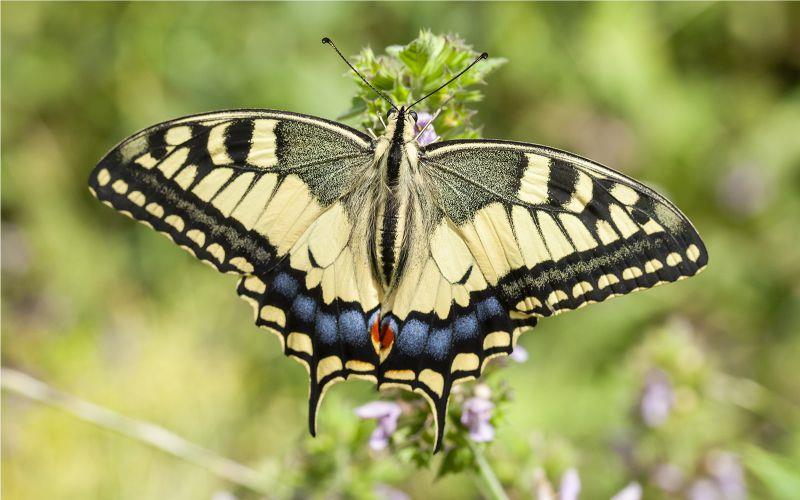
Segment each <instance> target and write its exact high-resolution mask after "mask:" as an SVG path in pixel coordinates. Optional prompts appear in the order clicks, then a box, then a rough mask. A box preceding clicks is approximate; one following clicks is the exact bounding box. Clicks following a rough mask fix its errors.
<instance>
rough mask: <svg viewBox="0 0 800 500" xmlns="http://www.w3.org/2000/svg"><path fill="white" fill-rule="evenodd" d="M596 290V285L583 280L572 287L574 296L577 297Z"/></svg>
mask: <svg viewBox="0 0 800 500" xmlns="http://www.w3.org/2000/svg"><path fill="white" fill-rule="evenodd" d="M592 290H594V287H593V286H592V284H591V283H589V282H588V281H581V282H580V283H577V284H576V285H575V286H574V287H572V296H573V297H575V298H576V299H577V298H578V297H581V296H583V295H584V294H587V293H589V292H591V291H592Z"/></svg>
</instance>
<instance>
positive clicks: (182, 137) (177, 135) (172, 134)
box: [164, 125, 192, 146]
mask: <svg viewBox="0 0 800 500" xmlns="http://www.w3.org/2000/svg"><path fill="white" fill-rule="evenodd" d="M191 138H192V128H191V127H189V126H187V125H181V126H178V127H172V128H171V129H169V130H167V133H166V134H165V135H164V141H166V143H167V144H170V145H172V146H177V145H179V144H183V143H184V142H186V141H188V140H189V139H191Z"/></svg>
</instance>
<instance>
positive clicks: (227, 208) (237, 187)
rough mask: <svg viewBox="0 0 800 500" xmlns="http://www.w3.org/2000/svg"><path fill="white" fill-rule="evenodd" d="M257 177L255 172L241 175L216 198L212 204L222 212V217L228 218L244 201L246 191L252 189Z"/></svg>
mask: <svg viewBox="0 0 800 500" xmlns="http://www.w3.org/2000/svg"><path fill="white" fill-rule="evenodd" d="M255 175H256V174H254V173H253V172H246V173H244V174H241V175H239V176H238V177H236V179H234V180H233V181H232V182H231V183H230V184H228V185H227V186H226V187H225V188H224V189H223V190H222V191H220V192H219V193H218V194H217V195H216V196H215V197H214V200H213V201H212V202H211V204H212V205H214V206H215V207H216V208H217V210H219V211H220V212H222V215H224V216H225V217H228V216H229V215H230V214H231V212H232V211H233V209H234V207H236V204H237V203H239V202H240V201H242V197H243V196H244V194H245V191H247V188H248V187H250V183H251V182H252V180H253V177H255Z"/></svg>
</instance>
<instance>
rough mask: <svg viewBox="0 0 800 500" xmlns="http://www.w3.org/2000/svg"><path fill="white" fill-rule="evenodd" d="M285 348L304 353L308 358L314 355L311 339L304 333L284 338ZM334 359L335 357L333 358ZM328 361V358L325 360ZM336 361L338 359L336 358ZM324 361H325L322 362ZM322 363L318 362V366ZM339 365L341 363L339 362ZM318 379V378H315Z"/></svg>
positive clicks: (294, 333)
mask: <svg viewBox="0 0 800 500" xmlns="http://www.w3.org/2000/svg"><path fill="white" fill-rule="evenodd" d="M286 347H288V348H289V349H291V350H293V351H297V352H304V353H306V354H308V355H309V356H310V355H312V354H314V346H313V345H312V344H311V337H309V336H308V335H306V334H305V333H300V332H292V333H290V334H289V336H288V337H286ZM334 357H335V356H334ZM325 359H328V358H325ZM336 359H337V360H338V359H339V358H336ZM322 361H325V360H322ZM322 361H320V363H319V364H320V366H322ZM339 364H340V365H341V361H340V362H339ZM317 378H320V377H317Z"/></svg>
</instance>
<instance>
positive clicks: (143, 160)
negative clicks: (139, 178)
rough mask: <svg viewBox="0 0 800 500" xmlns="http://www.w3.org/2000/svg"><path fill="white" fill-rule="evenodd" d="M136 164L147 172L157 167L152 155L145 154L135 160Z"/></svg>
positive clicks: (156, 161)
mask: <svg viewBox="0 0 800 500" xmlns="http://www.w3.org/2000/svg"><path fill="white" fill-rule="evenodd" d="M136 163H138V164H139V165H141V166H143V167H144V168H146V169H148V170H149V169H151V168H153V167H155V166H156V165H158V160H157V159H156V158H153V155H151V154H150V153H145V154H143V155H142V156H140V157H138V158H136Z"/></svg>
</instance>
